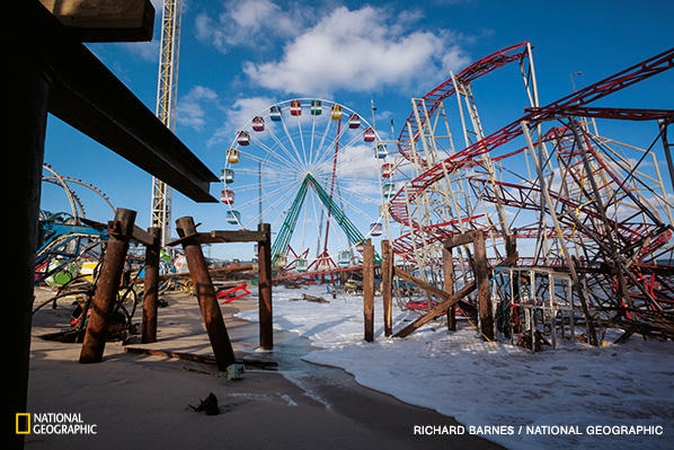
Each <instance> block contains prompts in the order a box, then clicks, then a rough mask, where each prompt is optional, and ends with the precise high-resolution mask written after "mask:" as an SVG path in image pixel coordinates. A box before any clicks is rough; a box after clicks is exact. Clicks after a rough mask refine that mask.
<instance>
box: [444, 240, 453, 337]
mask: <svg viewBox="0 0 674 450" xmlns="http://www.w3.org/2000/svg"><path fill="white" fill-rule="evenodd" d="M442 270H443V280H444V282H443V291H445V292H446V293H448V294H449V295H452V294H453V293H454V258H453V257H452V249H451V248H446V247H443V248H442ZM447 329H448V330H449V331H456V304H454V305H452V306H450V307H449V308H447Z"/></svg>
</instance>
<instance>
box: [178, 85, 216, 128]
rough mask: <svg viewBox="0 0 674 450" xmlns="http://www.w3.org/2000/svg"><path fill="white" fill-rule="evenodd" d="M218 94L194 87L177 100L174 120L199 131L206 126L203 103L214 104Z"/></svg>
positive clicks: (200, 87)
mask: <svg viewBox="0 0 674 450" xmlns="http://www.w3.org/2000/svg"><path fill="white" fill-rule="evenodd" d="M217 100H218V94H216V93H215V91H214V90H212V89H210V88H207V87H204V86H194V87H193V88H192V89H191V90H190V91H189V92H188V93H187V94H185V95H184V96H183V97H182V98H180V99H179V101H178V105H177V109H178V110H177V115H176V119H177V121H178V123H179V124H180V125H184V126H187V127H190V128H193V129H195V130H197V131H201V130H202V129H203V127H204V125H206V111H205V110H204V103H215V102H217Z"/></svg>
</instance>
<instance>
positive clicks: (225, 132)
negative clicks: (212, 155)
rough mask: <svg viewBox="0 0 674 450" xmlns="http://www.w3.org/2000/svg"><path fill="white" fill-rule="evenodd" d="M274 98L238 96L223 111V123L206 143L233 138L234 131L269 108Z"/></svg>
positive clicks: (217, 142) (215, 142) (220, 141)
mask: <svg viewBox="0 0 674 450" xmlns="http://www.w3.org/2000/svg"><path fill="white" fill-rule="evenodd" d="M273 104H274V100H272V99H270V98H267V97H248V98H240V99H238V100H236V101H235V102H234V105H232V107H231V108H230V109H229V110H228V111H226V112H225V118H224V124H223V125H222V126H221V127H220V128H218V129H217V130H216V131H215V133H214V134H213V136H212V137H211V138H210V139H209V140H208V145H209V146H210V145H215V144H219V143H222V142H227V143H228V144H229V141H231V140H232V139H233V137H234V136H235V134H236V132H237V131H238V130H240V129H241V128H243V127H244V125H246V124H247V123H248V122H249V121H250V120H251V119H252V118H253V117H254V116H255V115H256V114H258V113H260V112H262V111H264V110H265V109H266V108H269V106H270V105H273Z"/></svg>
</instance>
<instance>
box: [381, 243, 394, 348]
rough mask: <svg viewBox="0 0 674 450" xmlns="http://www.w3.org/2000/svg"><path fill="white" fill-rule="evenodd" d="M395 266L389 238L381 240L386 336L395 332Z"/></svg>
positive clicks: (382, 293)
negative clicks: (393, 316)
mask: <svg viewBox="0 0 674 450" xmlns="http://www.w3.org/2000/svg"><path fill="white" fill-rule="evenodd" d="M393 268H394V255H393V249H392V248H391V244H390V242H389V241H388V240H383V241H381V296H382V301H383V314H384V336H386V337H388V336H391V334H392V333H393V326H392V323H393V320H392V310H393V308H392V306H393Z"/></svg>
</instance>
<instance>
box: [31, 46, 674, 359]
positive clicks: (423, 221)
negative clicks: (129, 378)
mask: <svg viewBox="0 0 674 450" xmlns="http://www.w3.org/2000/svg"><path fill="white" fill-rule="evenodd" d="M511 65H512V66H518V68H519V70H518V71H517V73H518V74H519V75H520V76H521V79H522V81H523V85H524V95H523V99H524V102H523V106H522V108H521V111H523V114H522V115H521V116H520V117H518V118H517V119H516V120H513V121H512V122H510V123H509V124H507V125H505V126H503V127H502V128H500V129H497V130H495V131H493V132H491V133H490V134H487V133H486V132H485V130H484V129H483V125H482V121H481V118H480V116H479V114H478V109H477V102H476V97H475V95H474V87H479V84H480V83H482V82H487V81H488V80H487V79H488V78H489V77H487V75H489V76H494V75H495V74H496V73H498V74H506V75H507V74H510V73H511V72H508V70H507V68H508V67H510V66H511ZM671 68H674V49H670V50H668V51H665V52H663V53H661V54H658V55H656V56H653V57H651V58H648V59H646V60H644V61H642V62H639V63H638V64H635V65H633V66H631V67H629V68H627V69H624V70H622V71H619V72H617V73H616V74H614V75H611V76H609V77H607V78H605V79H603V80H600V81H598V82H595V83H593V84H590V85H588V86H587V87H584V88H581V89H578V90H576V89H575V88H574V91H573V92H572V93H570V94H569V95H567V96H565V97H562V98H561V99H559V100H557V101H554V102H551V103H548V104H547V105H545V106H541V105H540V104H539V96H538V92H537V89H538V81H537V79H536V75H535V70H534V62H533V48H532V46H531V44H530V43H529V42H523V43H520V44H516V45H513V46H510V47H508V48H505V49H503V50H500V51H497V52H495V53H493V54H491V55H488V56H486V57H484V58H482V59H480V60H478V61H476V62H474V63H473V64H471V65H469V66H468V67H466V68H465V69H463V70H461V71H460V72H458V73H456V74H453V73H452V74H451V77H450V78H449V79H448V80H446V81H445V82H443V83H442V84H440V85H439V86H437V87H436V88H434V89H433V90H431V91H429V92H428V93H427V94H426V95H424V96H423V97H420V98H414V99H412V112H411V113H410V115H409V117H408V118H407V120H406V121H405V123H404V125H403V127H402V128H401V131H400V135H399V137H398V139H397V140H396V141H395V142H385V141H384V140H382V139H381V138H380V137H379V134H378V133H377V131H376V129H375V127H374V125H373V124H369V123H367V121H365V120H364V119H363V116H362V115H360V114H357V113H356V112H355V111H353V110H350V109H349V108H348V107H346V106H344V105H340V104H338V103H335V102H332V101H329V100H319V99H294V100H289V101H285V102H280V103H277V104H274V105H271V106H270V107H269V108H267V109H266V110H264V111H262V112H260V113H259V114H256V115H255V116H254V117H253V118H252V119H251V120H250V121H249V123H248V125H246V126H244V127H243V128H242V129H241V130H239V132H237V134H236V136H235V138H234V140H233V141H232V144H231V146H230V147H229V149H228V150H227V152H226V154H225V164H224V168H223V170H222V176H221V180H222V183H223V189H222V192H221V201H222V203H223V205H225V207H226V210H227V223H228V224H230V225H231V226H232V227H235V228H237V229H241V230H247V229H254V226H255V225H256V224H258V223H262V222H263V220H264V221H267V220H269V221H271V223H272V225H271V226H272V229H273V230H274V232H275V233H276V239H275V240H274V241H273V245H272V260H273V262H274V267H275V271H276V272H275V275H274V279H275V282H276V283H286V284H287V283H308V282H313V283H315V282H322V283H327V284H329V285H331V286H334V287H333V288H331V289H333V291H334V290H336V289H343V290H345V291H348V292H349V293H352V294H353V293H359V292H360V290H361V289H360V288H361V286H362V285H361V284H360V283H361V279H362V277H361V276H359V271H360V270H361V269H362V264H363V261H362V254H361V251H362V246H363V245H364V244H365V243H366V242H368V241H369V240H371V239H373V238H376V239H381V240H382V241H386V242H387V243H389V242H390V245H391V248H392V252H393V254H394V255H395V256H394V260H395V262H394V263H393V266H395V270H394V273H395V280H394V282H393V283H392V287H391V289H392V290H393V292H394V294H395V295H396V297H397V299H398V302H397V304H398V306H399V307H401V308H406V309H413V310H418V311H419V312H420V314H422V315H423V316H424V317H427V316H429V315H430V316H432V317H430V319H429V320H432V319H435V318H438V317H447V320H448V322H449V323H450V326H452V325H451V323H454V322H455V319H456V317H455V315H456V314H459V313H460V316H459V317H463V318H466V319H468V320H471V321H473V320H474V321H477V322H478V325H479V326H480V327H481V330H482V336H483V337H485V338H488V339H500V340H504V341H510V342H513V343H519V344H520V345H524V346H526V347H529V348H531V349H532V350H533V351H536V350H540V349H542V348H543V347H544V346H547V345H551V346H553V347H556V346H557V345H558V344H559V342H560V340H561V339H568V340H570V341H576V340H584V341H587V342H588V343H590V344H592V345H599V343H600V342H601V341H602V339H603V335H604V332H605V331H606V330H607V329H608V328H618V329H621V330H623V335H622V338H621V339H627V338H628V337H629V336H631V335H632V334H635V333H637V334H641V335H643V336H645V337H653V338H659V339H671V338H674V279H673V277H674V259H673V257H674V253H673V251H674V247H672V242H671V238H672V233H673V231H674V228H673V226H672V223H674V220H673V217H672V211H671V209H672V205H671V202H670V198H671V189H670V187H669V186H667V187H666V186H665V184H666V183H665V181H664V180H663V174H662V173H661V171H660V165H659V164H658V158H657V156H658V154H660V153H663V154H664V157H665V158H666V161H667V172H669V175H670V179H671V178H672V177H674V168H673V167H672V161H671V144H670V143H669V142H668V136H667V135H668V129H669V127H670V125H671V124H672V123H674V110H663V109H646V108H645V109H634V108H619V107H610V108H607V107H600V106H594V102H597V101H598V100H600V99H604V98H607V97H609V96H613V95H614V94H615V93H617V92H619V91H620V90H622V89H624V88H627V87H629V86H632V85H635V84H637V83H641V82H644V81H646V80H648V79H649V78H651V77H653V76H655V75H658V74H661V73H663V72H666V71H667V70H669V69H671ZM497 69H498V70H497ZM373 110H374V107H373ZM373 119H374V113H373ZM601 121H605V122H615V121H632V122H637V123H640V124H651V125H652V124H655V125H656V126H654V127H652V128H653V129H654V130H655V132H654V134H655V138H654V139H653V140H652V141H651V143H650V145H649V146H648V147H646V148H641V147H638V146H636V145H633V144H625V143H622V142H620V141H618V140H617V139H613V138H608V137H605V136H602V135H600V134H599V126H600V125H601V124H602V122H601ZM342 122H344V124H343V126H342ZM373 122H374V121H373ZM450 123H452V124H454V123H459V124H460V126H459V130H458V131H457V130H455V129H452V127H450ZM607 128H609V127H607ZM453 132H454V134H453ZM454 135H457V136H459V137H460V138H462V139H463V141H464V146H463V148H462V149H461V150H457V148H458V147H459V146H458V145H455V142H454V137H453V136H454ZM387 144H388V145H387ZM393 146H395V147H396V148H397V150H398V152H397V154H395V155H394V154H392V153H391V152H390V151H389V149H390V147H393ZM365 155H367V158H368V159H367V161H369V162H368V163H367V164H365V163H362V164H360V166H359V167H358V168H359V169H360V170H354V168H353V167H354V165H353V162H354V161H362V160H364V159H363V158H365ZM368 171H369V172H368ZM670 181H671V180H670ZM368 183H369V184H370V186H369V187H372V186H376V187H377V189H376V190H373V189H370V188H367V189H366V188H365V187H366V185H367V184H368ZM672 188H674V182H672ZM375 191H376V192H375ZM312 202H313V203H312ZM74 203H77V202H74ZM373 205H374V207H373ZM263 214H264V215H266V217H264V218H263ZM73 216H75V219H76V220H75V221H74V223H73V224H72V225H71V224H66V223H65V222H66V221H64V220H63V219H62V217H61V218H58V217H53V218H51V219H47V220H45V222H44V223H43V230H44V233H45V234H44V235H45V237H48V235H50V236H51V238H49V239H46V240H45V243H44V245H43V249H48V248H51V250H49V251H45V254H49V255H50V256H39V258H38V260H39V262H40V264H43V265H44V267H45V268H48V267H52V268H54V267H55V266H53V265H51V264H52V263H51V261H53V260H54V255H55V254H56V252H57V251H56V250H54V248H55V247H54V244H50V243H49V242H52V241H56V237H57V236H61V235H69V236H75V235H83V236H87V238H86V241H87V242H94V241H96V242H100V243H104V242H105V233H104V232H102V231H101V230H100V227H97V226H96V224H94V223H91V222H87V221H86V219H83V218H82V219H79V218H77V214H73ZM272 216H273V220H271V219H272ZM361 216H362V217H361ZM309 223H311V224H314V225H313V226H314V227H316V224H320V225H319V226H318V228H313V229H312V230H311V232H309V231H308V230H309V228H307V227H308V225H307V224H309ZM331 224H333V225H334V226H332V227H331ZM71 226H72V227H73V228H72V229H70V230H68V231H66V230H65V229H64V228H65V227H71ZM77 227H79V228H77ZM394 227H398V228H399V229H400V232H399V233H397V235H396V234H394V231H393V229H394ZM82 228H84V229H82ZM296 229H300V230H302V233H295V230H296ZM363 230H366V231H365V232H363ZM78 233H79V234H78ZM476 233H477V234H476ZM467 236H468V237H467ZM480 236H481V237H480ZM309 240H313V241H315V244H309V243H308V241H309ZM482 240H484V244H485V249H484V256H482V255H478V243H479V242H482ZM83 242H84V241H83ZM387 245H388V244H387ZM480 245H481V244H480ZM65 246H66V245H65V244H64V247H65ZM68 246H70V247H72V248H75V247H77V246H74V245H73V244H68ZM338 248H341V250H335V249H338ZM382 249H383V242H382ZM42 251H43V250H42V249H41V252H42ZM59 251H60V250H59ZM87 251H88V250H87ZM84 253H86V252H82V251H81V250H80V253H79V254H84ZM380 255H381V256H380ZM384 255H385V251H384V250H382V252H381V253H380V252H376V253H375V256H374V261H375V265H376V266H377V267H378V269H377V270H378V272H377V273H378V275H380V276H382V274H381V269H380V266H381V265H382V262H383V259H384ZM61 256H65V253H63V255H61ZM312 258H313V260H312ZM481 258H483V259H484V261H485V263H484V267H483V265H482V262H481V261H482V259H481ZM61 260H62V261H64V262H63V263H62V264H61V265H59V266H57V267H58V268H54V270H51V269H43V270H41V271H39V272H37V273H38V274H40V275H39V276H36V281H37V282H46V280H48V279H50V277H51V280H55V279H56V278H59V277H58V276H57V274H58V273H61V272H63V268H64V267H69V266H68V264H72V260H67V258H61ZM483 269H485V270H486V273H487V275H484V274H480V273H479V272H480V271H481V270H483ZM61 279H63V277H61ZM52 282H53V281H52ZM66 284H67V283H66ZM228 287H229V288H231V287H232V286H228ZM378 289H379V291H381V290H382V286H380V287H379V288H378ZM481 289H487V290H488V291H487V292H488V294H485V293H484V292H482V293H480V290H481ZM450 299H451V301H450ZM482 302H484V305H482V304H481V303H482ZM446 304H447V305H451V306H450V307H448V308H444V309H443V308H442V306H443V305H446ZM485 326H486V327H487V328H488V330H485V328H484V327H485Z"/></svg>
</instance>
